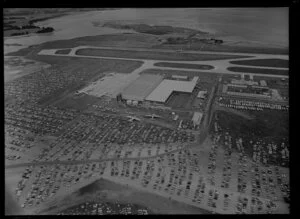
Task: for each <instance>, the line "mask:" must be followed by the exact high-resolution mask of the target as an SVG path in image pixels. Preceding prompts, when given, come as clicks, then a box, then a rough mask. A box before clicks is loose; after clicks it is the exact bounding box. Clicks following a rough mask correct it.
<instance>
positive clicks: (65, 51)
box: [55, 49, 71, 55]
mask: <svg viewBox="0 0 300 219" xmlns="http://www.w3.org/2000/svg"><path fill="white" fill-rule="evenodd" d="M70 52H71V49H60V50H57V51H56V52H55V54H63V55H66V54H69V53H70Z"/></svg>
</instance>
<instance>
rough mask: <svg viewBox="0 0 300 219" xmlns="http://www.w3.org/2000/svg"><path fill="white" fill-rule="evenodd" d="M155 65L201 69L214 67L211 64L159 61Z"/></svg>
mask: <svg viewBox="0 0 300 219" xmlns="http://www.w3.org/2000/svg"><path fill="white" fill-rule="evenodd" d="M154 66H159V67H171V68H189V69H200V70H210V69H213V68H214V67H213V66H211V65H197V64H185V63H169V62H158V63H155V64H154Z"/></svg>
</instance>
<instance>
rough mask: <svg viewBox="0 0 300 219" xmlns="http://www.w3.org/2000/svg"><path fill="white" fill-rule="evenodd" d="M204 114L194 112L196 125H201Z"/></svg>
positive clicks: (193, 119)
mask: <svg viewBox="0 0 300 219" xmlns="http://www.w3.org/2000/svg"><path fill="white" fill-rule="evenodd" d="M202 116H203V113H200V112H194V115H193V118H192V121H193V124H194V126H196V125H200V123H201V119H202Z"/></svg>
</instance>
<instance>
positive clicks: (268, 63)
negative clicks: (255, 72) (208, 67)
mask: <svg viewBox="0 0 300 219" xmlns="http://www.w3.org/2000/svg"><path fill="white" fill-rule="evenodd" d="M230 63H231V64H236V65H252V66H263V67H277V68H288V67H289V60H284V59H252V60H239V61H230Z"/></svg>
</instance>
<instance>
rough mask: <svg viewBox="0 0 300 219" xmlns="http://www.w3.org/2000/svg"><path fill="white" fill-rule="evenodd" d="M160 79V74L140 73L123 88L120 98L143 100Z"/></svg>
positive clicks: (161, 77) (161, 78)
mask: <svg viewBox="0 0 300 219" xmlns="http://www.w3.org/2000/svg"><path fill="white" fill-rule="evenodd" d="M162 80H163V76H161V75H154V74H142V75H140V76H139V77H138V78H137V79H136V80H135V81H133V82H132V83H130V84H129V86H127V87H126V88H125V89H124V90H123V92H122V98H124V99H125V100H130V101H143V100H145V98H146V97H147V96H148V95H149V94H150V93H151V92H152V91H153V90H154V89H155V88H156V87H157V86H158V85H159V84H160V83H161V81H162Z"/></svg>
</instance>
